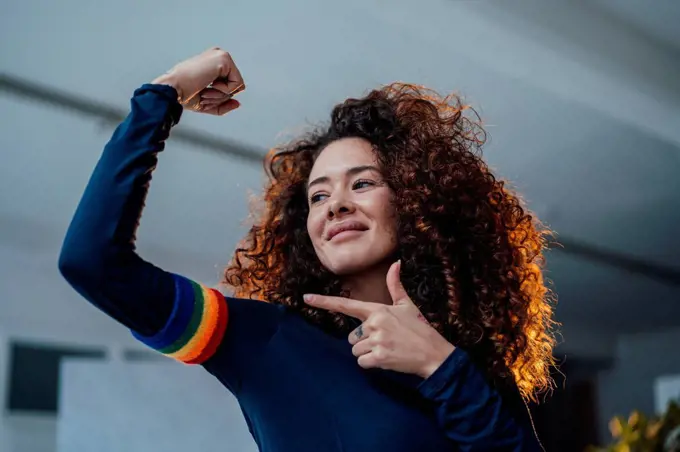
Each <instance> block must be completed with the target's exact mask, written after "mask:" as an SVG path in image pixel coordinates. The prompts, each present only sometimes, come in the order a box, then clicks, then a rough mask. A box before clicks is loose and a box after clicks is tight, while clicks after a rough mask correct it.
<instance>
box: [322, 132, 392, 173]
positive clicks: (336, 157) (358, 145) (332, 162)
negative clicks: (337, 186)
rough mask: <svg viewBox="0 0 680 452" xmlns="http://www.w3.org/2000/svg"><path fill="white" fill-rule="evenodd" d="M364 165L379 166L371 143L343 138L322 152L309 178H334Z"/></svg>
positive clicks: (360, 139)
mask: <svg viewBox="0 0 680 452" xmlns="http://www.w3.org/2000/svg"><path fill="white" fill-rule="evenodd" d="M364 165H373V166H378V162H377V159H376V155H375V151H374V150H373V147H372V146H371V143H369V142H368V140H365V139H363V138H342V139H340V140H336V141H333V142H332V143H330V144H329V145H328V146H326V147H325V148H324V149H323V151H321V153H320V154H319V156H318V157H317V159H316V161H315V162H314V166H313V167H312V172H311V173H310V175H309V178H310V179H314V178H316V177H320V176H329V177H332V176H333V175H335V174H342V173H344V172H345V171H346V170H347V169H349V168H353V167H356V166H364Z"/></svg>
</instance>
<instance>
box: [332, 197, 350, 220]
mask: <svg viewBox="0 0 680 452" xmlns="http://www.w3.org/2000/svg"><path fill="white" fill-rule="evenodd" d="M355 210H356V209H355V207H354V205H353V204H352V203H351V202H349V201H347V200H346V199H344V198H342V199H336V200H333V201H332V202H330V203H329V204H328V219H329V220H330V219H333V218H342V217H343V216H345V215H347V214H351V213H353V212H354V211H355Z"/></svg>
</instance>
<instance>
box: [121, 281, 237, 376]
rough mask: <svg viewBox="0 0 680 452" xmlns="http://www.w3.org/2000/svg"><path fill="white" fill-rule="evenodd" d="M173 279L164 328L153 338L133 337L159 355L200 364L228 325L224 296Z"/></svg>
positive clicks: (219, 339)
mask: <svg viewBox="0 0 680 452" xmlns="http://www.w3.org/2000/svg"><path fill="white" fill-rule="evenodd" d="M172 276H173V277H174V279H175V304H174V307H173V310H172V313H171V314H170V318H169V319H168V323H166V325H165V327H164V328H163V329H162V330H161V331H159V332H158V333H157V334H155V335H154V336H142V335H140V334H138V333H136V332H135V331H133V332H132V334H133V336H134V337H136V338H137V339H138V340H140V341H141V342H143V343H144V344H146V345H148V346H149V347H151V348H153V349H155V350H157V351H159V352H161V353H162V354H164V355H166V356H169V357H171V358H174V359H176V360H178V361H182V362H184V363H187V364H201V363H203V362H205V361H206V360H207V359H208V358H210V357H211V356H212V355H213V354H214V353H215V351H216V350H217V347H218V346H219V345H220V343H221V342H222V338H223V337H224V332H225V331H226V329H227V323H228V321H229V310H228V307H227V301H226V300H225V299H224V296H223V295H222V294H221V293H220V292H218V291H217V290H215V289H210V288H208V287H205V286H203V285H201V284H198V283H196V282H194V281H191V280H190V279H187V278H185V277H183V276H180V275H174V274H173V275H172Z"/></svg>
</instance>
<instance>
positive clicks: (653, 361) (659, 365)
mask: <svg viewBox="0 0 680 452" xmlns="http://www.w3.org/2000/svg"><path fill="white" fill-rule="evenodd" d="M672 374H680V329H673V330H667V331H660V332H657V333H645V334H637V335H625V336H622V337H621V338H620V339H619V341H618V344H617V354H616V360H615V364H614V367H613V368H612V369H610V370H607V371H604V372H601V373H600V375H599V376H598V390H599V391H598V392H599V395H598V397H599V400H598V402H599V416H598V417H599V421H600V426H599V427H600V438H601V439H602V440H606V439H608V438H610V437H611V435H610V434H609V430H608V427H607V424H608V422H609V420H610V419H611V418H612V417H613V416H616V415H623V416H626V417H627V416H628V415H629V414H630V412H631V411H632V410H634V409H638V410H641V411H642V412H644V413H645V414H648V415H651V414H654V381H655V379H656V378H657V377H659V376H663V375H672Z"/></svg>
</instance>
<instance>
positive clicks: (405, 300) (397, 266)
mask: <svg viewBox="0 0 680 452" xmlns="http://www.w3.org/2000/svg"><path fill="white" fill-rule="evenodd" d="M400 273H401V260H398V261H397V262H395V263H394V264H392V266H391V267H390V269H389V270H388V271H387V290H389V291H390V296H391V297H392V304H393V305H395V306H397V305H404V304H413V301H411V299H410V298H409V296H408V294H407V293H406V289H404V286H403V285H402V284H401V276H400Z"/></svg>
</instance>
